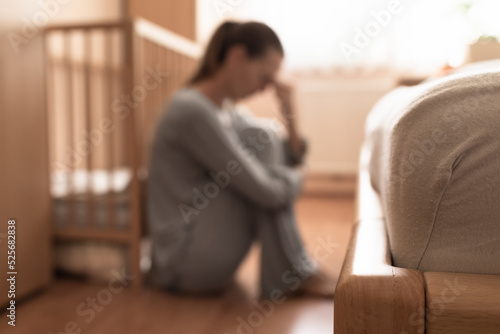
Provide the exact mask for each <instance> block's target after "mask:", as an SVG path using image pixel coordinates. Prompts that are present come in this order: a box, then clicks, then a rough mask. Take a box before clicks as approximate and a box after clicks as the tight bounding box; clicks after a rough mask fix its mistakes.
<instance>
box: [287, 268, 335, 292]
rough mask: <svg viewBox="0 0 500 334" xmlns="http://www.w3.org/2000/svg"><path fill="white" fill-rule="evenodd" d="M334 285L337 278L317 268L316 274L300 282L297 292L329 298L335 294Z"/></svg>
mask: <svg viewBox="0 0 500 334" xmlns="http://www.w3.org/2000/svg"><path fill="white" fill-rule="evenodd" d="M336 285H337V279H336V278H335V277H333V276H331V275H330V274H327V273H326V272H325V271H324V270H322V269H319V270H318V272H317V273H316V274H314V275H312V276H310V277H308V278H306V279H305V280H304V281H303V282H302V284H301V285H300V287H299V288H298V289H297V292H298V293H299V294H300V295H308V296H315V297H320V298H328V299H331V298H333V296H334V294H335V288H336Z"/></svg>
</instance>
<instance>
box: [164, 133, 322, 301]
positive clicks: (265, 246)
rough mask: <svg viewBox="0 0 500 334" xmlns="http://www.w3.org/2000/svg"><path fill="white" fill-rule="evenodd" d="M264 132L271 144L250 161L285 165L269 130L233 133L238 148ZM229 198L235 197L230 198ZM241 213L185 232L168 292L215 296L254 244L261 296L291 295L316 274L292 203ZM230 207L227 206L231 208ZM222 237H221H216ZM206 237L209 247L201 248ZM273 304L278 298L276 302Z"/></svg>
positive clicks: (280, 145)
mask: <svg viewBox="0 0 500 334" xmlns="http://www.w3.org/2000/svg"><path fill="white" fill-rule="evenodd" d="M261 131H265V132H266V134H267V135H268V136H269V137H270V138H271V140H270V141H268V142H267V144H266V145H262V146H260V148H259V149H258V150H255V152H256V154H255V158H256V159H259V160H260V161H261V162H262V163H264V164H268V163H269V164H272V163H283V164H286V150H285V148H284V143H283V141H282V139H280V138H279V137H278V135H277V134H276V132H274V131H272V130H271V129H270V128H269V127H264V126H262V127H260V126H251V127H248V126H247V127H243V128H237V127H236V135H237V136H238V137H239V139H240V140H241V141H242V142H245V140H246V139H247V138H249V137H250V136H258V135H259V134H261V135H262V133H260V132H261ZM234 197H237V196H236V194H234ZM236 200H237V201H240V203H239V204H238V205H242V207H244V208H245V209H244V210H246V212H245V214H244V215H243V217H245V218H244V219H242V220H241V221H237V222H235V221H225V222H221V221H218V222H213V223H212V222H211V221H210V220H207V221H206V223H205V222H204V224H199V225H197V226H190V227H189V230H188V231H187V235H186V238H185V240H184V243H183V245H182V247H181V249H180V251H179V253H180V254H178V257H179V259H178V260H179V261H176V265H175V268H171V270H172V271H175V273H176V274H175V275H174V276H175V278H176V279H175V280H173V281H172V282H171V283H169V284H167V286H166V288H167V289H168V290H169V291H193V292H200V291H217V290H221V289H223V288H224V287H225V286H226V285H227V284H228V282H230V281H231V279H232V277H233V275H234V273H235V271H236V269H237V268H238V266H239V264H240V263H241V262H242V261H243V259H244V258H245V256H246V255H247V254H248V251H249V249H250V247H251V246H252V243H253V241H254V240H259V242H260V244H261V261H260V287H261V296H262V297H264V298H273V296H279V295H280V294H281V293H287V292H293V291H294V290H296V289H297V288H298V287H299V286H300V284H301V282H302V280H303V279H305V278H307V277H309V276H310V275H312V274H313V273H315V272H316V271H317V270H318V264H317V262H316V261H315V260H313V259H311V258H310V257H309V256H308V255H307V254H306V251H305V248H304V245H303V242H302V239H301V237H300V234H299V231H298V229H297V222H296V218H295V212H294V203H293V202H291V203H289V205H287V206H286V208H284V209H280V210H265V209H262V208H259V207H256V206H254V205H252V204H250V203H249V202H247V201H245V200H244V199H239V198H238V199H236ZM234 204H235V203H234V202H233V203H232V204H231V203H228V205H234ZM214 233H217V234H227V235H225V236H224V235H216V236H213V235H214ZM207 236H212V237H210V239H211V242H212V243H209V242H207V238H208V237H207ZM276 298H278V297H276Z"/></svg>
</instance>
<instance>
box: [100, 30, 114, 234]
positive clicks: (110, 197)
mask: <svg viewBox="0 0 500 334" xmlns="http://www.w3.org/2000/svg"><path fill="white" fill-rule="evenodd" d="M112 34H113V29H112V28H110V29H106V30H105V31H104V39H103V43H104V48H103V49H104V85H103V87H104V93H103V105H104V117H106V118H108V119H109V120H110V122H111V124H112V125H111V127H110V128H111V133H106V134H105V136H106V139H107V144H108V145H107V147H105V148H104V165H105V166H107V168H108V170H107V173H106V174H107V186H108V188H107V194H106V201H107V203H106V208H107V215H106V217H107V224H106V227H107V228H108V229H110V230H112V229H114V228H115V227H116V210H115V206H114V204H115V192H114V187H113V185H114V175H115V174H114V173H113V172H114V169H115V164H114V153H115V152H114V145H115V142H114V140H113V139H114V136H113V131H115V128H116V125H115V122H114V118H113V112H112V110H111V103H112V102H111V96H112V92H113V79H112V67H113V50H112V44H113V38H112V37H113V35H112Z"/></svg>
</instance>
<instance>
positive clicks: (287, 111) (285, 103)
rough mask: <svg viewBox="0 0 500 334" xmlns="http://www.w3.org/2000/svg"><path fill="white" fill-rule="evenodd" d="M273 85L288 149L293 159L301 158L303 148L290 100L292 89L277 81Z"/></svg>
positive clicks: (291, 100)
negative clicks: (286, 134)
mask: <svg viewBox="0 0 500 334" xmlns="http://www.w3.org/2000/svg"><path fill="white" fill-rule="evenodd" d="M273 85H274V87H275V89H276V97H277V98H278V101H279V103H280V111H281V115H282V116H283V118H284V121H285V126H286V129H287V130H288V138H289V141H290V147H291V148H292V150H293V153H294V155H295V157H302V155H303V154H304V146H303V144H302V141H301V139H300V137H299V135H298V131H297V126H296V124H295V107H294V104H293V99H292V88H291V87H290V86H289V85H287V84H284V83H282V82H278V81H274V82H273Z"/></svg>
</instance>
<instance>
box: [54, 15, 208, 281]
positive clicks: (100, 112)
mask: <svg viewBox="0 0 500 334" xmlns="http://www.w3.org/2000/svg"><path fill="white" fill-rule="evenodd" d="M44 39H45V58H46V60H45V61H46V73H47V96H48V99H47V100H48V116H49V130H50V134H51V135H50V138H49V140H50V143H49V146H50V147H49V148H50V150H49V152H50V162H51V169H52V174H51V177H52V178H53V177H54V172H55V171H58V172H59V173H61V174H63V175H65V176H67V177H65V179H64V180H65V181H64V182H65V183H66V184H65V185H66V186H67V188H66V189H67V192H66V195H65V196H64V197H63V203H64V204H65V205H67V215H66V217H65V218H64V219H63V222H64V224H54V236H55V239H56V240H62V241H68V240H87V241H88V240H99V241H105V242H110V243H117V244H123V245H126V246H127V248H128V250H129V251H128V252H129V262H128V266H127V267H128V268H129V270H128V271H129V272H128V273H127V274H130V275H133V276H135V279H134V280H133V285H135V286H141V285H142V277H141V267H140V247H141V239H142V236H143V234H144V230H146V225H145V205H144V204H145V191H146V189H145V185H146V180H147V170H148V165H149V160H150V150H151V144H152V139H153V135H154V131H155V125H156V121H157V119H158V117H159V116H160V112H161V106H162V104H163V103H165V101H167V100H168V98H169V97H171V95H172V94H173V93H174V92H175V90H177V89H178V88H179V87H181V86H182V85H183V84H184V82H185V81H186V80H187V78H188V77H189V75H191V74H192V72H193V70H194V68H195V66H196V65H197V62H198V59H199V57H200V56H201V53H202V49H201V47H200V46H199V45H198V44H196V43H194V42H193V41H190V40H188V39H186V38H184V37H182V36H180V35H177V34H175V33H172V32H170V31H167V30H166V29H164V28H162V27H160V26H157V25H155V24H153V23H150V22H148V21H146V20H144V19H141V18H137V19H133V20H125V21H120V22H110V23H97V24H74V25H59V26H51V27H48V28H46V29H45V32H44ZM153 71H154V72H156V73H159V72H162V73H167V75H164V76H163V77H161V79H162V80H160V79H158V78H160V77H157V78H156V79H157V85H154V89H153V88H151V87H153V85H152V84H153V83H154V82H155V80H154V79H155V78H151V76H152V75H151V73H152V72H153ZM147 75H149V78H146V76H147ZM145 87H146V88H145ZM134 94H135V95H134ZM124 96H125V97H126V96H129V100H128V102H126V100H125V99H123V98H124ZM120 99H122V100H120ZM130 99H132V100H130ZM127 103H128V104H127ZM126 109H127V110H126ZM117 111H118V112H117ZM104 119H106V120H107V122H108V123H107V124H108V125H107V127H108V129H110V128H112V130H111V131H109V132H108V133H104V132H103V133H101V137H100V138H101V140H100V141H99V142H98V143H94V142H91V141H90V139H88V138H89V136H88V135H89V134H91V133H92V131H93V130H94V131H96V129H97V130H102V129H101V127H102V124H103V123H102V122H103V120H104ZM109 124H111V125H112V126H110V125H109ZM101 132H102V131H101ZM82 133H87V139H88V142H89V143H90V144H91V145H90V144H89V146H90V147H91V148H90V149H88V150H87V151H82V152H84V153H85V154H81V156H80V158H81V159H80V161H76V162H75V161H71V159H69V158H68V157H67V156H66V155H67V153H66V152H65V150H66V149H68V148H69V150H73V152H75V151H76V150H77V148H78V146H77V145H78V144H79V142H80V141H81V140H82V135H81V134H82ZM96 138H97V137H96ZM73 160H75V159H73ZM119 168H125V169H126V170H128V171H130V175H131V176H130V183H129V186H127V192H126V196H125V198H126V202H125V204H126V206H127V208H128V209H127V210H128V211H127V214H126V216H127V217H128V218H127V223H126V226H123V224H122V226H117V220H118V219H117V217H118V212H117V210H118V209H117V208H118V207H117V205H116V203H118V202H117V201H118V195H120V194H118V193H116V192H115V191H114V190H112V189H111V187H109V188H108V189H107V191H106V193H105V195H104V196H103V195H102V194H101V196H100V197H99V198H97V196H95V191H94V190H92V184H91V179H90V177H92V178H95V175H94V174H92V173H93V172H95V171H96V170H100V171H105V173H106V175H107V182H108V185H111V184H112V182H114V181H113V180H112V176H114V174H113V173H114V171H116V170H117V169H119ZM76 170H79V171H80V172H81V171H83V172H85V173H87V174H85V175H90V177H88V181H87V187H86V190H85V191H84V193H83V194H82V193H81V192H80V193H79V194H78V196H76V195H75V184H74V178H73V176H74V173H75V171H76ZM122 197H123V196H122ZM122 197H121V198H122ZM104 198H105V199H104ZM98 199H99V202H98V201H97V200H98ZM77 200H78V205H80V204H81V203H83V204H84V210H82V211H84V213H85V215H84V217H85V218H83V219H82V218H80V220H85V225H84V226H82V224H81V223H79V224H77V220H76V214H77V213H82V212H80V211H79V212H76V211H77V210H76V209H75V203H77V202H76V201H77ZM97 205H99V206H100V209H102V212H104V213H106V215H105V217H106V218H105V219H104V224H102V222H100V223H99V224H97V223H96V214H97ZM78 208H79V207H78ZM78 208H77V209H78ZM65 210H66V208H65ZM65 212H66V211H65ZM99 214H100V217H101V218H102V216H103V214H102V213H101V211H100V213H99ZM122 216H123V214H122Z"/></svg>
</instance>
